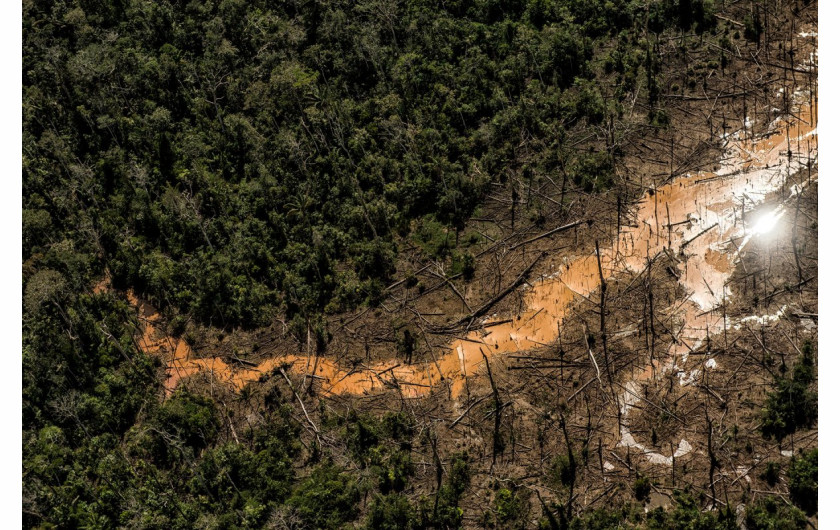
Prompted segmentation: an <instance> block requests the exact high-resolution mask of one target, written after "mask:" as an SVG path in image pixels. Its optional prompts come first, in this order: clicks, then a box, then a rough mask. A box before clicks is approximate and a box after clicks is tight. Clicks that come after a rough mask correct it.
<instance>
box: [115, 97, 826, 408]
mask: <svg viewBox="0 0 840 530" xmlns="http://www.w3.org/2000/svg"><path fill="white" fill-rule="evenodd" d="M812 105H813V116H816V104H815V103H813V104H812ZM812 105H811V104H805V105H803V106H802V107H801V108H800V111H799V113H798V116H793V117H789V118H788V119H780V120H777V123H776V124H775V127H773V130H772V131H771V133H770V134H766V135H756V136H757V137H758V138H757V139H753V138H751V136H752V135H751V134H750V132H751V131H750V130H749V129H748V128H745V129H744V130H742V131H739V132H737V133H734V134H731V135H729V136H728V137H727V138H725V139H724V141H725V142H726V146H727V148H726V151H725V155H724V157H723V159H722V160H721V168H720V169H719V170H718V171H716V172H705V173H700V174H694V175H691V174H688V175H685V176H683V177H680V178H678V179H675V180H673V181H672V182H671V183H669V184H666V185H664V186H662V187H660V188H659V189H656V190H651V191H650V193H648V194H646V195H645V197H644V198H643V199H642V201H641V203H640V204H639V207H638V212H637V215H636V219H635V222H634V223H632V224H631V225H629V226H626V227H624V228H623V229H622V231H621V233H620V235H619V237H618V238H617V240H615V241H613V243H612V246H610V247H608V248H604V249H602V251H601V266H602V269H603V275H604V277H605V278H609V277H611V276H612V275H613V274H615V273H618V272H623V271H630V272H640V271H642V270H644V268H645V267H646V265H647V263H648V260H649V259H650V258H653V257H654V256H655V255H656V254H657V253H659V252H660V251H664V250H668V251H670V252H673V253H674V254H678V255H681V256H682V257H683V259H684V270H683V271H682V274H681V278H680V283H681V284H682V286H683V287H684V288H685V289H686V292H687V293H689V300H688V303H680V304H679V307H675V311H678V312H679V313H680V314H681V315H682V316H683V318H684V320H685V323H686V327H685V329H684V331H683V336H682V337H680V338H681V339H682V343H681V344H676V345H675V346H674V350H673V355H674V364H673V365H672V368H676V363H677V359H678V357H679V356H681V355H683V354H685V353H687V352H688V351H689V350H691V349H692V348H694V347H695V346H696V344H697V342H698V341H699V338H698V337H696V336H693V335H701V330H702V335H703V336H705V335H706V333H707V330H709V329H711V330H712V331H720V330H721V329H722V327H721V326H722V325H723V324H722V323H721V318H720V316H717V315H715V314H714V312H712V311H710V310H712V309H713V308H715V307H717V306H718V305H719V304H720V303H721V302H722V301H723V299H724V297H725V296H726V282H727V281H728V279H729V278H730V276H731V275H732V273H733V272H734V266H735V263H736V259H737V255H738V249H739V246H738V245H736V244H735V243H734V241H733V240H735V239H740V241H741V242H740V246H741V247H743V245H744V244H745V241H747V240H748V239H749V238H752V237H761V236H762V235H763V234H765V233H767V232H769V231H770V229H772V225H773V223H774V222H775V221H777V220H778V218H779V217H781V216H782V215H784V213H785V210H784V205H783V204H782V205H781V206H780V207H779V208H777V209H776V210H775V211H773V212H770V213H768V215H766V216H765V217H764V218H762V220H761V223H760V224H755V225H754V226H749V225H746V224H745V220H744V218H743V212H745V211H750V210H752V209H754V208H755V207H756V205H760V204H761V203H762V202H764V200H765V198H766V197H767V196H768V195H769V194H770V193H773V192H776V191H778V190H780V189H781V188H782V187H783V186H786V185H787V184H788V182H787V178H788V176H789V175H791V174H793V173H795V172H796V171H797V170H799V169H802V168H803V167H805V165H806V163H807V160H809V159H811V158H813V156H814V155H815V153H816V149H817V129H816V123H810V120H811V116H812V112H811V111H812ZM815 119H816V118H814V120H815ZM799 191H801V187H800V188H795V187H794V188H793V189H792V191H791V193H797V192H799ZM678 223H679V224H678ZM598 286H599V273H598V261H597V257H596V255H595V254H594V253H593V254H590V255H585V256H580V257H578V258H576V259H574V260H571V261H569V262H567V263H566V264H565V265H561V266H560V268H559V270H557V271H556V272H555V273H554V274H553V275H551V276H549V277H547V278H544V279H542V280H540V281H538V282H536V283H535V284H534V285H533V287H532V288H531V289H530V290H529V291H528V292H527V294H526V303H527V307H528V309H527V310H526V311H524V312H523V313H522V314H520V315H517V316H516V317H515V318H514V319H513V321H511V322H508V323H500V324H496V325H489V326H487V327H485V328H483V329H480V330H477V331H473V332H471V333H469V334H468V335H467V336H466V337H464V338H462V339H459V340H456V341H454V342H453V343H452V344H451V348H450V349H449V351H448V352H447V353H446V354H445V355H443V356H442V357H441V358H439V359H438V361H437V363H423V364H415V365H409V366H406V365H402V364H400V363H399V362H397V361H393V362H385V363H380V364H375V365H372V366H363V367H360V368H357V369H355V371H347V370H344V369H342V368H341V367H340V366H338V365H337V364H336V363H335V362H333V361H330V360H327V359H323V358H319V359H317V363H316V359H315V358H314V357H306V356H299V355H285V356H281V357H275V358H271V359H267V360H265V361H263V362H262V363H260V364H259V365H258V366H256V367H253V368H251V367H242V368H239V367H234V366H232V365H230V364H227V363H225V362H224V361H222V360H221V359H220V358H209V359H198V358H194V357H193V354H192V352H191V350H190V348H189V346H188V345H187V344H186V343H185V342H184V341H183V340H180V339H174V338H171V337H166V336H163V337H159V331H158V322H159V319H160V317H159V315H158V314H157V313H154V312H149V314H148V315H142V313H143V312H144V311H145V309H144V307H145V306H144V304H142V303H141V302H140V301H139V300H138V299H137V298H136V297H134V296H133V294H131V293H129V300H130V301H131V303H133V304H135V305H136V306H137V307H138V308H140V311H141V317H142V318H143V322H144V330H143V336H142V339H141V342H140V344H141V347H142V348H143V350H144V351H146V352H147V353H150V354H154V355H160V356H161V357H162V358H163V359H164V360H165V362H166V363H167V374H168V377H167V380H166V388H167V390H168V391H170V392H171V391H172V390H174V389H175V387H176V386H177V385H178V383H179V382H180V381H182V380H183V379H185V378H188V377H190V376H192V375H194V374H196V373H198V372H210V373H211V374H212V376H213V377H214V378H215V379H216V380H217V381H219V382H221V383H223V384H227V385H229V386H230V387H232V388H233V389H236V390H241V389H242V388H243V387H244V386H245V385H247V384H248V383H250V382H252V381H255V380H257V379H259V377H260V376H261V375H262V374H264V373H267V372H270V371H271V370H273V369H274V368H276V367H278V366H283V365H286V366H290V370H292V371H295V372H298V373H308V374H310V375H311V376H314V377H316V378H318V379H319V380H320V381H321V382H322V385H321V386H320V388H321V391H322V392H324V393H328V394H343V393H347V394H356V395H361V394H367V393H371V392H374V391H376V390H378V389H382V388H385V387H389V386H390V387H395V386H399V388H400V390H401V391H402V393H403V394H404V395H405V396H407V397H419V396H423V395H426V394H428V393H429V391H430V389H431V388H432V387H433V386H434V385H436V384H439V383H440V382H441V381H443V380H448V381H449V382H450V385H451V393H452V396H451V397H452V398H453V399H454V398H457V397H458V396H459V395H460V394H461V392H462V390H463V388H464V384H465V382H466V378H467V377H470V376H473V375H476V374H478V373H479V372H480V371H482V370H483V366H484V361H483V356H482V354H484V355H487V356H488V357H490V356H493V355H503V354H507V353H512V352H519V351H523V350H528V349H532V348H535V347H539V346H544V345H547V344H549V343H551V342H553V341H555V340H556V339H557V336H558V332H559V330H560V326H561V325H562V323H563V318H564V316H565V315H566V312H567V311H568V309H569V307H570V306H571V305H572V304H573V303H574V302H576V301H579V300H581V299H582V298H584V297H588V296H589V295H590V294H591V293H593V292H595V291H596V289H598ZM313 371H314V373H313Z"/></svg>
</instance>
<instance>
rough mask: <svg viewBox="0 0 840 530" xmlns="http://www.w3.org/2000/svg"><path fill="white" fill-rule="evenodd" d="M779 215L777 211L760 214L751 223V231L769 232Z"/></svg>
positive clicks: (774, 225)
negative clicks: (756, 219) (753, 222)
mask: <svg viewBox="0 0 840 530" xmlns="http://www.w3.org/2000/svg"><path fill="white" fill-rule="evenodd" d="M780 217H781V215H780V214H779V213H777V212H768V213H766V214H764V215H762V216H761V217H760V218H759V219H758V221H756V222H755V224H754V225H753V227H752V232H753V233H754V234H766V233H768V232H771V231H772V230H773V228H775V227H776V223H778V222H779V218H780Z"/></svg>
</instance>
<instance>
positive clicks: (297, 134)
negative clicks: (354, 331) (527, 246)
mask: <svg viewBox="0 0 840 530" xmlns="http://www.w3.org/2000/svg"><path fill="white" fill-rule="evenodd" d="M648 4H649V2H641V1H618V2H606V3H602V2H596V1H585V2H579V1H566V2H546V1H531V2H525V1H512V2H496V1H490V2H475V3H473V2H435V1H428V2H422V1H421V2H391V1H371V2H334V1H330V2H317V1H300V2H280V3H276V4H275V3H272V2H260V1H257V2H246V1H240V0H224V1H212V2H210V1H208V2H198V1H192V2H159V1H139V0H129V1H120V2H118V1H113V2H111V1H108V2H101V1H96V2H88V1H79V2H48V1H43V2H42V1H26V2H24V31H23V33H24V66H23V79H24V98H23V112H24V138H23V145H24V152H23V155H24V212H23V232H24V256H25V258H26V260H27V261H26V263H27V269H26V271H36V270H41V269H46V268H49V269H51V270H58V271H59V272H60V273H61V274H62V275H64V276H65V277H66V278H67V279H68V280H69V281H70V282H71V288H72V289H73V290H81V289H83V288H84V287H86V286H87V285H88V284H89V282H90V281H91V280H92V279H97V278H101V277H102V275H103V273H104V270H105V268H106V267H107V269H108V270H109V271H110V273H111V274H112V277H113V281H114V284H115V285H116V286H118V287H128V286H130V287H133V288H135V289H136V290H137V291H138V292H139V293H141V294H142V295H144V296H145V297H146V298H147V299H149V300H151V301H153V302H154V303H156V304H157V305H158V306H159V307H164V308H165V307H172V308H176V309H177V310H178V311H179V312H180V313H182V314H190V315H192V316H194V317H195V318H198V319H199V320H201V321H203V322H206V323H212V324H214V325H217V326H223V327H228V326H240V325H244V326H256V325H264V324H266V323H267V322H268V321H269V319H270V318H271V316H272V315H274V314H277V312H278V310H282V311H284V312H285V313H286V314H288V315H289V316H290V317H294V316H296V315H301V316H303V317H307V318H310V317H312V316H313V315H317V314H321V313H322V312H324V311H328V312H330V311H340V310H346V309H349V308H353V307H355V306H357V305H358V304H362V303H370V304H376V303H378V301H379V300H380V299H381V294H382V289H383V286H384V285H385V282H387V281H388V279H389V276H390V275H391V274H392V273H393V272H394V266H395V265H394V264H395V259H396V253H397V246H396V242H397V241H398V240H399V239H400V238H401V237H404V236H406V235H407V234H409V233H410V232H411V231H412V229H416V228H417V227H418V225H422V224H424V223H425V224H427V225H429V224H431V226H432V227H433V228H432V229H433V230H438V231H440V230H447V236H446V237H447V239H448V238H449V237H450V236H449V235H448V234H449V233H450V232H452V233H453V235H452V238H453V239H454V238H457V237H458V235H459V232H460V230H461V229H462V228H463V227H464V224H465V222H466V220H467V219H468V218H469V217H470V215H471V214H472V212H473V211H474V209H475V208H476V206H477V205H478V204H479V202H480V201H481V199H482V196H483V194H484V193H485V192H486V190H487V189H488V186H489V185H490V183H493V182H502V183H503V182H505V181H506V180H507V179H508V178H509V176H510V175H513V174H517V175H518V174H520V173H522V174H525V175H526V176H527V177H528V178H535V177H537V176H539V174H540V173H545V172H556V171H557V170H558V168H559V167H564V168H565V167H566V165H568V166H569V167H570V171H572V172H574V170H575V169H576V170H577V173H576V175H577V178H578V181H579V182H580V183H581V184H582V185H583V186H584V187H585V188H586V189H587V190H593V189H602V188H603V187H604V186H607V185H608V184H609V172H610V160H608V159H605V157H603V156H601V157H599V156H597V154H594V155H589V156H583V155H581V156H578V154H576V153H575V152H573V150H570V149H567V148H566V146H565V144H564V142H565V139H566V137H567V131H569V130H570V129H572V128H574V127H575V126H576V125H578V124H581V123H582V124H589V125H597V124H600V123H601V122H602V121H603V120H605V119H606V118H607V117H608V116H610V115H612V116H615V115H618V114H620V113H621V102H622V101H623V100H624V98H625V97H626V96H627V95H628V94H631V93H634V92H635V91H637V90H638V89H640V88H644V89H645V90H646V91H648V92H650V97H651V98H652V99H653V100H655V99H656V96H657V91H658V89H657V88H656V81H655V78H656V72H657V68H658V66H657V61H656V53H655V47H656V34H657V33H658V32H662V31H664V30H665V29H666V28H668V27H674V28H682V29H683V30H691V29H692V28H694V29H695V30H697V31H703V30H704V29H706V28H707V27H708V26H710V25H713V24H714V21H715V19H714V17H713V16H712V10H713V5H712V4H711V3H709V2H702V1H698V0H691V1H686V0H680V1H678V2H654V3H653V4H651V5H650V6H648ZM608 40H617V42H618V45H617V46H616V47H611V49H610V51H609V53H605V54H603V56H598V55H597V54H596V50H598V49H599V45H600V44H603V43H604V42H607V41H608ZM599 75H601V76H605V75H611V76H612V77H613V78H615V79H614V83H612V86H613V87H614V88H612V89H611V90H607V89H602V88H601V86H600V85H599V84H597V83H595V80H596V78H597V77H598V76H599ZM605 86H608V85H605ZM523 137H529V138H533V139H534V141H530V142H529V143H528V145H529V147H528V149H527V150H523V149H522V148H521V147H520V144H521V143H522V142H521V140H522V138H523ZM610 155H614V154H613V153H611V154H610Z"/></svg>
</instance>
